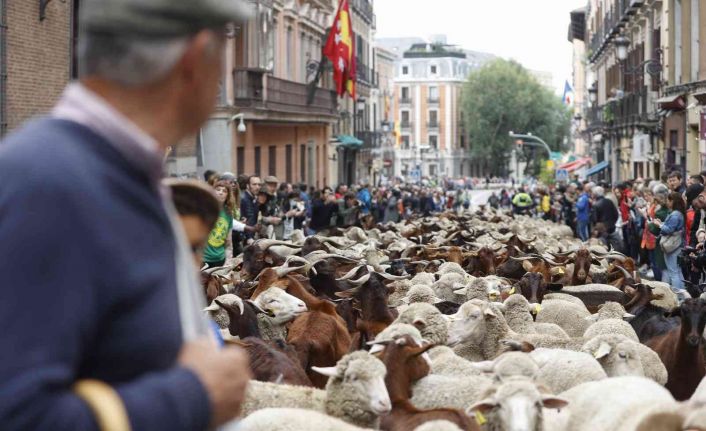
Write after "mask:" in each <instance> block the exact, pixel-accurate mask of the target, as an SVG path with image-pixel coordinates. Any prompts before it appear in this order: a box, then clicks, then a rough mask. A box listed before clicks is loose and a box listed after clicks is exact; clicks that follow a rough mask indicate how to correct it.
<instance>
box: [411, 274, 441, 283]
mask: <svg viewBox="0 0 706 431" xmlns="http://www.w3.org/2000/svg"><path fill="white" fill-rule="evenodd" d="M410 282H411V283H412V285H415V284H424V285H426V286H431V285H433V284H434V283H435V282H436V278H435V277H434V274H432V273H430V272H418V273H416V274H415V275H414V277H412V279H411V280H410Z"/></svg>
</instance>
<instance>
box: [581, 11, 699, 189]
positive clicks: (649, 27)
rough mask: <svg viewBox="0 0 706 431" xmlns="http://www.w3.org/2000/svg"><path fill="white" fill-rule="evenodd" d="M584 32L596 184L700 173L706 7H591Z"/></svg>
mask: <svg viewBox="0 0 706 431" xmlns="http://www.w3.org/2000/svg"><path fill="white" fill-rule="evenodd" d="M579 25H580V23H579V20H577V19H573V17H572V28H575V27H576V26H579ZM585 30H586V31H585V33H584V37H583V41H584V42H585V44H586V47H587V48H586V51H587V52H586V64H587V67H586V70H585V79H586V87H587V88H586V89H585V91H584V94H583V96H584V97H586V99H587V100H589V99H590V100H591V103H590V106H588V105H587V106H586V107H585V109H584V114H585V115H584V118H585V120H586V127H585V131H584V132H585V133H584V137H585V139H586V140H587V141H588V142H590V144H591V147H590V148H591V155H592V157H593V158H594V161H595V162H596V163H597V164H598V166H599V168H601V167H602V168H604V171H602V172H595V175H596V177H597V178H600V177H602V178H604V179H606V180H610V181H612V182H613V183H617V182H620V181H623V180H625V179H628V178H635V177H650V178H656V177H659V176H660V175H661V174H662V173H663V172H670V171H674V170H676V171H680V172H682V173H683V174H686V173H687V172H689V173H693V172H699V171H700V170H702V169H703V167H704V155H705V154H704V153H706V141H705V140H704V139H703V138H704V130H703V127H704V126H702V123H704V121H702V120H703V119H704V118H705V117H706V106H705V105H704V103H705V102H706V46H704V44H703V43H701V42H700V41H703V40H706V0H665V1H655V0H644V1H643V0H591V1H590V2H589V4H588V5H587V8H586V12H585ZM579 33H580V32H578V31H577V32H573V37H574V40H576V39H581V35H580V34H579Z"/></svg>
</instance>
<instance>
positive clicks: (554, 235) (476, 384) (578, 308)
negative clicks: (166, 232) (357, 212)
mask: <svg viewBox="0 0 706 431" xmlns="http://www.w3.org/2000/svg"><path fill="white" fill-rule="evenodd" d="M202 281H203V285H204V293H205V295H206V297H207V299H208V301H209V306H208V307H207V308H206V310H205V311H206V312H207V313H208V314H209V316H210V317H212V318H213V319H214V320H215V322H216V323H217V324H218V325H219V326H220V327H221V332H222V334H223V336H224V339H226V342H227V343H231V344H235V345H239V346H241V347H243V348H244V349H246V351H247V352H248V354H249V356H250V360H251V368H252V370H253V375H254V380H252V381H251V383H250V385H249V387H248V389H247V394H246V400H245V403H244V405H243V410H242V413H241V418H242V420H241V423H240V429H242V430H243V431H259V430H263V431H264V430H267V431H304V430H307V431H309V430H320V431H328V430H331V431H334V430H336V431H338V430H341V431H346V430H361V429H383V430H409V431H411V430H417V431H433V430H436V431H446V430H449V431H452V430H454V431H456V430H494V431H495V430H497V431H501V430H504V431H542V430H552V431H553V430H566V431H580V430H586V431H589V430H590V431H596V430H601V431H628V430H630V431H632V430H651V431H652V430H654V431H682V430H702V431H703V430H706V379H704V374H706V362H705V361H704V353H705V349H706V340H705V339H704V326H705V325H706V299H702V298H696V299H689V300H687V301H685V302H684V303H682V304H679V303H678V301H677V299H676V297H675V295H674V294H673V293H672V292H671V290H670V289H669V286H667V285H665V284H663V283H659V282H652V281H648V280H641V279H640V277H639V274H638V272H637V271H636V268H635V262H633V261H632V260H631V259H629V258H627V257H625V256H623V255H621V254H619V253H616V252H613V251H611V250H606V249H605V248H604V247H602V246H601V245H600V244H597V243H588V244H582V243H580V242H579V241H577V240H576V239H574V238H573V235H572V233H571V231H570V230H567V228H566V227H564V226H559V225H556V224H552V223H550V222H545V221H540V220H535V219H530V218H526V217H523V216H519V217H513V216H512V215H509V214H505V213H502V212H496V211H493V210H491V209H481V210H479V211H475V212H466V213H462V214H457V213H444V214H440V215H438V216H435V217H432V218H427V219H420V220H415V221H412V222H401V223H398V224H387V225H379V226H378V227H376V228H375V229H372V230H369V231H363V230H362V229H360V228H351V229H347V230H342V231H333V232H331V233H330V234H329V236H327V237H324V236H315V237H310V238H304V237H303V236H301V235H295V236H294V237H293V240H292V241H288V242H282V241H271V240H261V241H258V242H256V243H255V244H253V245H251V246H249V247H248V248H246V250H245V251H244V253H243V254H242V255H241V256H238V257H237V258H235V259H233V260H231V261H229V262H228V263H227V265H226V266H225V267H223V268H214V269H210V270H205V271H203V272H202Z"/></svg>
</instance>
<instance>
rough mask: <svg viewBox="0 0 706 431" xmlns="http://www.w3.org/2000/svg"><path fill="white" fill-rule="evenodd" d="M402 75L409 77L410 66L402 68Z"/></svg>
mask: <svg viewBox="0 0 706 431" xmlns="http://www.w3.org/2000/svg"><path fill="white" fill-rule="evenodd" d="M402 74H403V75H409V66H402Z"/></svg>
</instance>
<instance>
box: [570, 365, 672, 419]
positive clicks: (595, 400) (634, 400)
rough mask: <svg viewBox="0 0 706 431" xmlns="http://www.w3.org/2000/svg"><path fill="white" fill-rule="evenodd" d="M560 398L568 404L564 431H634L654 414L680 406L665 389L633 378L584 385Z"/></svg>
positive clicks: (641, 379) (648, 381) (648, 380)
mask: <svg viewBox="0 0 706 431" xmlns="http://www.w3.org/2000/svg"><path fill="white" fill-rule="evenodd" d="M561 397H562V398H564V399H566V400H567V401H568V402H569V407H568V409H567V412H566V413H568V415H567V416H568V419H567V420H566V426H565V428H564V430H565V431H595V430H601V431H635V430H637V429H638V426H639V425H640V423H641V422H642V421H643V420H644V419H645V418H647V417H649V416H650V415H651V414H653V413H654V412H656V411H673V410H675V409H678V407H679V404H678V403H676V402H675V401H674V398H673V397H672V395H671V394H670V393H669V391H668V390H667V389H665V388H664V387H662V386H660V385H659V384H658V383H656V382H654V381H652V380H650V379H646V378H644V377H635V376H627V377H612V378H609V379H605V380H601V381H599V382H588V383H584V384H582V385H579V386H576V387H574V388H572V389H570V390H568V391H566V392H564V393H562V394H561ZM644 429H650V428H644Z"/></svg>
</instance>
